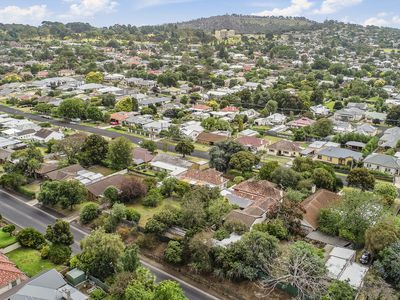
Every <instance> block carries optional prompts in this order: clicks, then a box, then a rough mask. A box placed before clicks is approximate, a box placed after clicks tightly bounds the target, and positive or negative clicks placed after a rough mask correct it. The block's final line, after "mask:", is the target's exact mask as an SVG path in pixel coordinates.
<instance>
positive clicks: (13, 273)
mask: <svg viewBox="0 0 400 300" xmlns="http://www.w3.org/2000/svg"><path fill="white" fill-rule="evenodd" d="M27 279H28V276H26V275H25V273H24V272H22V271H21V270H19V269H18V268H17V267H16V266H15V264H13V263H12V262H11V261H10V260H9V259H8V257H7V256H5V255H4V254H2V253H1V252H0V297H1V294H3V293H5V292H7V291H9V290H11V289H12V288H13V287H15V286H17V285H19V284H21V283H22V282H23V281H25V280H27Z"/></svg>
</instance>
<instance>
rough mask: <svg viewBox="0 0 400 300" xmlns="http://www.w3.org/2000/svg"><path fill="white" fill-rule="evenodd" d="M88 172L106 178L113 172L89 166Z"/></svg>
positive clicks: (100, 167)
mask: <svg viewBox="0 0 400 300" xmlns="http://www.w3.org/2000/svg"><path fill="white" fill-rule="evenodd" d="M88 170H89V171H92V172H95V173H100V174H103V175H104V176H108V175H110V174H112V173H114V172H115V171H114V170H112V169H110V168H107V167H104V166H91V167H90V168H89V169H88Z"/></svg>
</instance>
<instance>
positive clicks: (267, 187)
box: [221, 180, 283, 229]
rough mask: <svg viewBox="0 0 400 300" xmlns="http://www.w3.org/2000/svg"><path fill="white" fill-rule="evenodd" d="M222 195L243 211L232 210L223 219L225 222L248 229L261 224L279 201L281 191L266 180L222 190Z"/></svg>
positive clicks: (246, 182) (253, 181) (251, 181)
mask: <svg viewBox="0 0 400 300" xmlns="http://www.w3.org/2000/svg"><path fill="white" fill-rule="evenodd" d="M221 194H222V195H225V197H226V198H227V199H228V200H229V201H230V202H231V201H232V200H233V201H234V202H231V203H232V204H234V203H235V202H236V201H238V203H240V204H241V205H238V203H235V204H236V205H238V206H239V207H244V208H243V209H234V210H232V211H231V212H229V214H228V215H227V216H226V217H225V220H224V221H225V222H230V221H232V222H241V223H243V224H244V225H246V227H247V228H248V229H251V228H252V227H253V226H254V225H255V224H257V223H262V222H263V221H264V220H265V219H266V216H267V213H268V212H269V211H271V209H272V208H273V207H274V206H275V205H276V204H277V203H278V202H279V201H280V200H281V198H282V194H283V193H282V191H281V190H279V189H278V188H276V185H275V184H273V183H271V182H269V181H267V180H247V181H244V182H242V183H239V184H238V185H235V186H233V187H232V188H231V189H230V190H224V191H222V192H221Z"/></svg>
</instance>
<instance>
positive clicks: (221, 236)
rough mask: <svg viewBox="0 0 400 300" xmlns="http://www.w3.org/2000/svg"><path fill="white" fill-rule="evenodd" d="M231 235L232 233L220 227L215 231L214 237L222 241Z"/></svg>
mask: <svg viewBox="0 0 400 300" xmlns="http://www.w3.org/2000/svg"><path fill="white" fill-rule="evenodd" d="M229 236H230V233H229V232H228V231H227V230H226V229H225V228H220V229H218V230H217V231H216V232H215V233H214V238H215V239H217V240H218V241H222V240H223V239H226V238H228V237H229Z"/></svg>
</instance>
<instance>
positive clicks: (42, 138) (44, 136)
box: [31, 128, 64, 143]
mask: <svg viewBox="0 0 400 300" xmlns="http://www.w3.org/2000/svg"><path fill="white" fill-rule="evenodd" d="M63 138H64V134H63V133H62V132H59V131H54V130H49V129H45V128H43V129H40V130H39V131H37V132H35V134H34V135H33V136H32V137H31V139H32V140H34V141H37V142H41V143H47V142H49V141H50V140H56V141H59V140H62V139H63Z"/></svg>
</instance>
